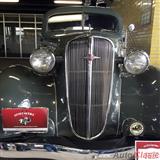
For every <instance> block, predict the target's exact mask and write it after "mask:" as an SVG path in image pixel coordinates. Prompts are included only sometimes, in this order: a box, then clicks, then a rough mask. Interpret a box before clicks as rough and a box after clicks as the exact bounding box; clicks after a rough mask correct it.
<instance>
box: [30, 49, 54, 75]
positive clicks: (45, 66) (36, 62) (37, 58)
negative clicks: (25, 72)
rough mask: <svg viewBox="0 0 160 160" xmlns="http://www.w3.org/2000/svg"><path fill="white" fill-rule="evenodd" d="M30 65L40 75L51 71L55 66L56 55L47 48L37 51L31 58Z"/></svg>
mask: <svg viewBox="0 0 160 160" xmlns="http://www.w3.org/2000/svg"><path fill="white" fill-rule="evenodd" d="M30 64H31V66H32V67H33V69H34V70H35V71H37V72H40V73H47V72H49V71H51V70H52V69H53V67H54V65H55V56H54V54H53V53H52V52H51V51H50V50H49V49H48V48H46V47H43V48H40V49H37V50H35V51H34V52H33V53H32V54H31V56H30Z"/></svg>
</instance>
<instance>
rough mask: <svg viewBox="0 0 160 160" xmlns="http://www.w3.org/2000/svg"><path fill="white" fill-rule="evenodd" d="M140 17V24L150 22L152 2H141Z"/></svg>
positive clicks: (149, 0)
mask: <svg viewBox="0 0 160 160" xmlns="http://www.w3.org/2000/svg"><path fill="white" fill-rule="evenodd" d="M141 5H142V16H141V24H142V25H145V24H149V23H150V21H151V14H152V13H151V11H152V0H142V3H141Z"/></svg>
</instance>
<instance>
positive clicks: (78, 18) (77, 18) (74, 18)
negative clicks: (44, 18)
mask: <svg viewBox="0 0 160 160" xmlns="http://www.w3.org/2000/svg"><path fill="white" fill-rule="evenodd" d="M81 20H82V14H75V15H73V14H72V15H60V16H53V17H51V18H49V20H48V23H60V22H73V21H81Z"/></svg>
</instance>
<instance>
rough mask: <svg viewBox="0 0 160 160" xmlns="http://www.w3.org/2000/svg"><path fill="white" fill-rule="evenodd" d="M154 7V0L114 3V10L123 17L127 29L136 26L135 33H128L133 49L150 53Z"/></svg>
mask: <svg viewBox="0 0 160 160" xmlns="http://www.w3.org/2000/svg"><path fill="white" fill-rule="evenodd" d="M153 7H154V5H153V4H152V0H134V1H130V0H121V1H119V2H114V3H113V8H114V9H115V10H116V11H117V12H118V13H119V14H120V15H121V16H122V17H123V21H124V24H125V27H127V26H128V25H129V24H135V27H136V29H135V31H134V32H132V33H129V32H128V40H129V44H128V45H129V47H130V48H131V49H132V48H138V49H144V50H145V51H147V52H148V53H150V47H151V36H152V22H153V14H152V13H153Z"/></svg>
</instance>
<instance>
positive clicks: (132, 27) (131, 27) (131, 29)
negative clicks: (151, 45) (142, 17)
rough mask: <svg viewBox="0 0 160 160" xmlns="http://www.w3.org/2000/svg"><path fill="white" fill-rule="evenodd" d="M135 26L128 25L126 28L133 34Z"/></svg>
mask: <svg viewBox="0 0 160 160" xmlns="http://www.w3.org/2000/svg"><path fill="white" fill-rule="evenodd" d="M135 28H136V27H135V25H134V24H130V25H129V26H128V31H130V32H133V31H134V30H135Z"/></svg>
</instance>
